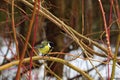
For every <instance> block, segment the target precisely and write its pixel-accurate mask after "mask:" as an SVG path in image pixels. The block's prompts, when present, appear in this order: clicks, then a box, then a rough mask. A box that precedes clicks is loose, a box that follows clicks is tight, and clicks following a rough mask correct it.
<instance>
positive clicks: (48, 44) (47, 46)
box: [35, 40, 54, 55]
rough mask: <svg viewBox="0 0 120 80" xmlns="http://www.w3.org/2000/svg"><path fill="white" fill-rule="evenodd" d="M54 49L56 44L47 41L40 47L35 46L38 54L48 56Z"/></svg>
mask: <svg viewBox="0 0 120 80" xmlns="http://www.w3.org/2000/svg"><path fill="white" fill-rule="evenodd" d="M53 47H54V43H53V42H51V41H47V40H44V41H42V42H41V44H40V45H37V46H35V48H36V49H37V50H38V52H39V53H40V54H42V55H47V54H48V53H49V52H51V51H52V49H53Z"/></svg>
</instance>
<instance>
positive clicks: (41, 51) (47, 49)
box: [39, 45, 50, 54]
mask: <svg viewBox="0 0 120 80" xmlns="http://www.w3.org/2000/svg"><path fill="white" fill-rule="evenodd" d="M49 51H50V47H49V46H48V45H46V46H44V47H43V48H40V49H39V52H40V53H42V54H47V53H49Z"/></svg>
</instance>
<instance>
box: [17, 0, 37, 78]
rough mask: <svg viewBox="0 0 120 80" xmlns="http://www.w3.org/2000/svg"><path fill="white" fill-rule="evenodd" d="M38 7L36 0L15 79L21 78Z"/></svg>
mask: <svg viewBox="0 0 120 80" xmlns="http://www.w3.org/2000/svg"><path fill="white" fill-rule="evenodd" d="M36 7H37V0H35V4H34V9H33V14H32V18H31V20H30V25H29V29H28V33H27V37H26V40H25V41H26V43H25V45H24V48H23V51H22V54H21V57H20V62H19V65H18V71H17V74H16V79H15V80H19V79H20V70H21V66H22V63H23V59H24V56H25V52H26V49H27V45H28V41H29V38H30V34H31V30H32V26H33V22H34V18H35V14H36Z"/></svg>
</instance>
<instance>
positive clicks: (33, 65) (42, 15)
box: [0, 0, 120, 80]
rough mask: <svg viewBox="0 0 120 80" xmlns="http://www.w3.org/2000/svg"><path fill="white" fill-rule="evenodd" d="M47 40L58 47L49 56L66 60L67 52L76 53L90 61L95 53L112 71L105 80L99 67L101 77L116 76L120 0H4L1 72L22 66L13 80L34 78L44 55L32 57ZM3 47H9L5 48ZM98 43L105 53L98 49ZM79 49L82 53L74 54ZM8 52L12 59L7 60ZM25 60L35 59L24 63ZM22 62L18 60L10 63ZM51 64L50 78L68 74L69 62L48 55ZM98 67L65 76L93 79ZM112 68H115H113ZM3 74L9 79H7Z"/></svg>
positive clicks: (0, 22) (0, 28)
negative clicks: (35, 49) (15, 66)
mask: <svg viewBox="0 0 120 80" xmlns="http://www.w3.org/2000/svg"><path fill="white" fill-rule="evenodd" d="M102 9H103V11H102ZM43 40H48V41H52V42H53V43H54V45H55V46H54V49H53V51H52V52H51V53H50V55H49V56H51V57H57V58H60V59H62V60H65V56H76V58H75V59H77V58H80V59H82V60H90V63H91V61H92V60H94V56H97V57H100V58H102V60H100V58H99V59H96V61H98V62H100V65H97V66H101V65H106V66H108V67H107V68H106V71H107V74H108V75H107V76H106V77H105V78H104V76H103V75H100V73H99V70H98V71H97V72H96V73H98V74H99V75H100V76H99V77H98V79H99V80H103V79H106V80H113V79H114V78H115V71H116V67H117V66H119V64H120V61H119V55H120V48H119V46H120V0H34V1H33V0H0V48H1V49H0V50H1V52H0V53H1V54H0V56H1V57H2V58H1V59H2V61H1V64H0V71H1V72H0V73H1V75H3V71H4V70H7V69H9V67H11V66H14V65H19V67H20V68H24V70H23V71H21V73H20V72H19V67H18V70H16V73H15V76H14V79H17V80H19V79H20V78H21V77H20V75H23V74H26V73H29V74H28V75H27V76H26V77H27V78H26V79H29V80H32V78H31V77H32V75H31V72H32V70H34V69H38V68H39V67H40V63H39V61H38V60H39V59H38V60H35V61H34V60H32V57H33V56H37V55H36V54H35V52H34V49H33V47H34V46H35V45H37V44H40V42H41V41H43ZM28 44H29V45H28ZM11 45H13V47H14V49H15V51H13V47H11ZM4 46H6V50H3V51H2V48H3V47H4ZM94 46H96V47H97V48H98V49H99V50H101V52H100V51H96V50H94ZM78 48H80V49H81V50H82V53H79V52H78V54H77V55H74V53H73V54H69V52H70V51H72V50H77V49H78ZM9 51H10V53H8V52H9ZM9 54H11V56H12V57H10V58H9V59H8V58H7V56H8V55H9ZM24 58H29V59H30V61H28V62H27V63H25V64H24V63H23V62H22V61H23V60H24ZM45 59H46V58H45ZM75 59H70V60H66V61H67V62H69V61H72V60H75ZM103 59H104V61H103ZM18 60H20V62H19V63H15V64H12V63H11V62H14V61H18ZM46 63H47V66H48V68H46V73H47V74H46V76H52V77H56V75H57V79H58V80H59V79H62V78H63V73H64V71H63V68H64V65H66V64H67V63H60V62H59V61H57V60H56V61H54V60H49V59H47V61H46ZM7 64H11V66H10V65H7ZM5 65H6V66H7V67H6V66H5ZM88 66H89V65H88ZM97 66H96V65H94V66H93V67H92V68H91V69H88V70H83V73H82V72H79V70H78V72H79V74H78V75H76V76H74V77H73V78H70V77H67V78H66V80H79V79H81V80H89V79H91V80H92V79H94V77H93V76H91V75H89V72H90V71H92V70H96V69H97ZM109 66H112V67H111V69H110V67H109ZM68 67H69V65H68ZM77 67H78V68H80V66H77ZM70 68H71V69H74V68H73V67H70ZM76 71H77V70H76ZM84 73H85V74H84ZM96 73H94V74H96ZM86 75H87V76H88V77H86ZM1 78H2V80H5V79H6V80H8V79H7V78H8V77H1ZM86 78H88V79H86ZM50 79H51V78H50ZM50 79H49V80H50ZM23 80H24V79H23ZM34 80H38V79H34Z"/></svg>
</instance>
